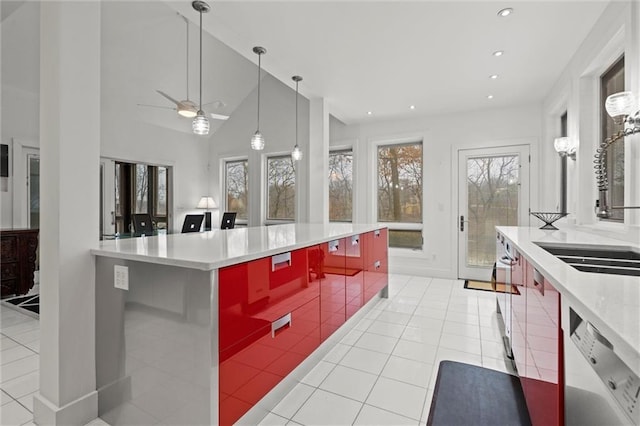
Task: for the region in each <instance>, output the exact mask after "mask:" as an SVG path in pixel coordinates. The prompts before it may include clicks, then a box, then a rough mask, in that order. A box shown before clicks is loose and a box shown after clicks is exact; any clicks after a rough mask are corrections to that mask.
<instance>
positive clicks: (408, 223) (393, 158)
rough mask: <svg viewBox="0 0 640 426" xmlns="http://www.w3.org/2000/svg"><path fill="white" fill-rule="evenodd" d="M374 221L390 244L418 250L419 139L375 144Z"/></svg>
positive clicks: (420, 226)
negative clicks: (386, 229)
mask: <svg viewBox="0 0 640 426" xmlns="http://www.w3.org/2000/svg"><path fill="white" fill-rule="evenodd" d="M378 221H379V222H389V225H388V226H389V246H390V247H401V248H411V249H422V141H420V142H413V143H408V144H396V145H380V146H378Z"/></svg>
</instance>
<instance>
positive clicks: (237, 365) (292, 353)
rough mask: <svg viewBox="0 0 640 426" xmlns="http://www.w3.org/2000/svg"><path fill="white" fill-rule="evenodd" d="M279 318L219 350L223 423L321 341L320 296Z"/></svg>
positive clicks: (234, 417) (235, 416) (255, 399)
mask: <svg viewBox="0 0 640 426" xmlns="http://www.w3.org/2000/svg"><path fill="white" fill-rule="evenodd" d="M278 320H282V321H278ZM278 320H276V322H275V324H273V323H272V324H273V325H271V324H270V325H269V326H267V327H264V328H263V329H261V330H260V331H259V332H258V333H257V334H256V335H259V337H258V338H254V337H255V336H256V335H254V336H251V337H249V338H247V339H244V340H243V341H241V342H238V343H236V344H235V345H233V346H232V347H230V348H228V349H226V350H222V351H220V370H219V391H220V392H219V401H220V413H219V415H220V424H222V425H229V424H233V423H234V422H236V421H237V420H238V419H239V418H240V417H242V415H244V413H246V412H247V411H248V410H249V409H250V408H251V407H252V406H253V405H255V404H256V403H257V402H258V401H259V400H260V399H261V398H262V397H263V396H264V395H266V394H267V393H268V392H269V391H270V390H271V389H272V388H273V387H274V386H275V385H277V384H278V383H279V382H280V381H281V380H282V379H283V378H284V377H285V376H286V375H288V374H289V373H290V372H291V371H292V370H293V369H294V368H295V367H297V366H298V365H299V364H300V363H301V362H302V361H303V360H304V359H305V358H306V357H307V356H308V355H309V354H310V353H311V352H313V351H314V350H315V349H316V348H317V347H318V345H319V344H320V302H319V298H318V297H316V298H315V299H313V300H311V301H309V302H308V303H306V304H304V305H303V306H301V307H299V308H297V309H295V310H293V311H292V312H289V313H287V314H286V315H285V316H284V317H281V318H279V319H278Z"/></svg>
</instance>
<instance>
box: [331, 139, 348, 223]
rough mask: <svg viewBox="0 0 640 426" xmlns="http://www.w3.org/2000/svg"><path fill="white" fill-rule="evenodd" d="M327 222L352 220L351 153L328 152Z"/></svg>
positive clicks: (344, 151) (342, 151)
mask: <svg viewBox="0 0 640 426" xmlns="http://www.w3.org/2000/svg"><path fill="white" fill-rule="evenodd" d="M329 220H330V221H332V222H351V221H352V220H353V151H352V150H350V149H349V150H340V151H331V152H329Z"/></svg>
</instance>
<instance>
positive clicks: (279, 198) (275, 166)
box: [267, 154, 296, 221]
mask: <svg viewBox="0 0 640 426" xmlns="http://www.w3.org/2000/svg"><path fill="white" fill-rule="evenodd" d="M295 217H296V172H295V169H294V167H293V161H292V160H291V155H288V154H287V155H282V156H277V157H269V158H267V220H288V221H293V220H295Z"/></svg>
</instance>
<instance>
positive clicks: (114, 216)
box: [111, 211, 116, 225]
mask: <svg viewBox="0 0 640 426" xmlns="http://www.w3.org/2000/svg"><path fill="white" fill-rule="evenodd" d="M111 224H112V225H115V224H116V212H114V211H111Z"/></svg>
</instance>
